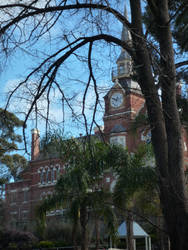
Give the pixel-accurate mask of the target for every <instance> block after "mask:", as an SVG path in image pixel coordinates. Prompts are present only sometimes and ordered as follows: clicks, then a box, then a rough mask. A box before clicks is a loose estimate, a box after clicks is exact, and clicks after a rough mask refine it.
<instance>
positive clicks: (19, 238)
mask: <svg viewBox="0 0 188 250" xmlns="http://www.w3.org/2000/svg"><path fill="white" fill-rule="evenodd" d="M37 241H38V239H37V238H36V237H35V236H34V235H33V234H32V233H30V232H19V231H8V230H7V231H6V230H4V231H0V249H7V248H8V247H9V249H10V248H11V249H14V248H15V246H16V247H17V249H18V248H20V249H22V248H27V249H29V248H30V247H31V245H32V244H33V243H36V242H37Z"/></svg>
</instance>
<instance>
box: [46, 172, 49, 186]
mask: <svg viewBox="0 0 188 250" xmlns="http://www.w3.org/2000/svg"><path fill="white" fill-rule="evenodd" d="M48 181H49V170H48V169H47V170H46V183H48Z"/></svg>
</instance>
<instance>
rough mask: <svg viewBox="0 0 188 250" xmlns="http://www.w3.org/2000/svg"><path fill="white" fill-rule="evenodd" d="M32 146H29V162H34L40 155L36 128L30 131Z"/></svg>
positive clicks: (38, 133) (38, 136)
mask: <svg viewBox="0 0 188 250" xmlns="http://www.w3.org/2000/svg"><path fill="white" fill-rule="evenodd" d="M31 133H32V145H31V160H32V161H34V160H36V159H37V158H38V156H39V153H40V132H39V130H38V129H37V128H34V129H32V130H31Z"/></svg>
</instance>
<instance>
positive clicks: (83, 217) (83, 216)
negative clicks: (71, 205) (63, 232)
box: [80, 205, 88, 250]
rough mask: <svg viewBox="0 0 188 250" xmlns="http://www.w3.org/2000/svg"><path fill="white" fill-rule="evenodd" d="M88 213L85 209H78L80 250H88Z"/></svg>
mask: <svg viewBox="0 0 188 250" xmlns="http://www.w3.org/2000/svg"><path fill="white" fill-rule="evenodd" d="M87 224H88V212H87V207H86V206H84V205H83V206H82V207H81V208H80V225H81V237H82V239H81V250H88V229H87Z"/></svg>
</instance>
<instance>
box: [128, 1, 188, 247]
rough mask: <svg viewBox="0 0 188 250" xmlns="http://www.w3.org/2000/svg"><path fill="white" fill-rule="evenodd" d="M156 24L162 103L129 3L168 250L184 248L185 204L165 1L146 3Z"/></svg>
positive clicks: (136, 13) (134, 6) (137, 14)
mask: <svg viewBox="0 0 188 250" xmlns="http://www.w3.org/2000/svg"><path fill="white" fill-rule="evenodd" d="M148 3H149V4H150V7H151V10H152V13H153V16H154V18H155V20H156V23H157V24H158V37H159V45H160V57H161V63H160V78H159V84H160V86H161V91H162V102H161V101H160V99H159V96H158V90H157V88H156V85H155V83H154V79H153V76H152V71H151V62H150V57H149V52H148V49H147V44H146V40H145V39H144V38H143V37H144V35H143V31H142V23H141V20H142V18H141V7H140V1H138V0H131V1H130V5H131V16H132V25H133V31H134V33H132V39H133V46H134V50H135V55H134V61H135V64H136V66H137V73H138V77H139V79H138V82H139V84H140V87H141V89H142V92H143V94H144V97H145V99H146V106H147V111H148V118H149V121H150V126H151V133H152V144H153V148H154V153H155V159H156V165H157V169H158V176H159V188H160V200H161V205H162V210H163V215H164V219H165V222H166V225H167V230H168V234H169V237H170V243H171V250H185V249H187V248H188V247H187V235H188V204H187V193H186V189H185V187H186V186H185V178H184V171H183V150H182V148H183V147H182V138H181V124H180V119H179V114H178V109H177V105H176V77H175V76H176V72H175V64H174V54H173V47H172V35H171V31H170V22H169V15H168V1H167V0H163V1H157V5H153V3H155V1H154V2H152V1H148Z"/></svg>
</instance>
